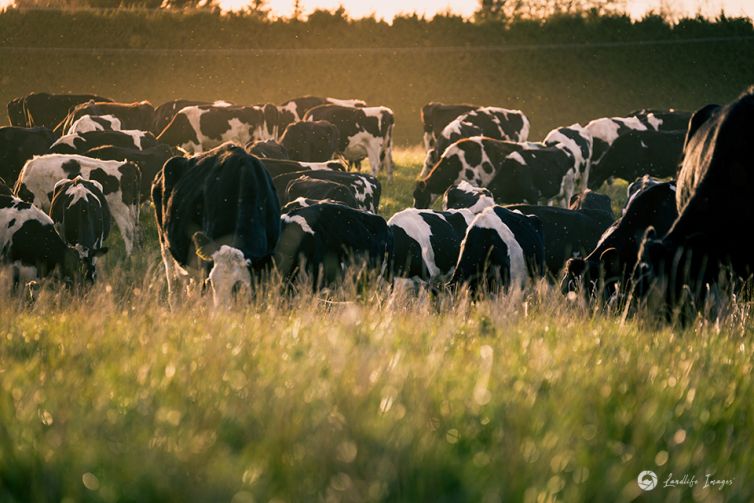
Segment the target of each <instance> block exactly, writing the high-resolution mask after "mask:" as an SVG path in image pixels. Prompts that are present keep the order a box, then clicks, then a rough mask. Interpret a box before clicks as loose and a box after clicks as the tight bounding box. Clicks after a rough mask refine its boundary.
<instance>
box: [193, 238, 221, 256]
mask: <svg viewBox="0 0 754 503" xmlns="http://www.w3.org/2000/svg"><path fill="white" fill-rule="evenodd" d="M192 239H193V240H194V247H195V248H196V256H197V257H199V258H200V259H202V260H203V261H205V262H212V254H214V253H215V252H216V251H217V248H218V246H217V244H216V243H215V242H214V241H212V240H211V239H210V238H209V236H207V235H206V234H205V233H203V232H202V231H197V232H195V233H194V235H193V236H192Z"/></svg>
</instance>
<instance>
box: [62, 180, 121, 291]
mask: <svg viewBox="0 0 754 503" xmlns="http://www.w3.org/2000/svg"><path fill="white" fill-rule="evenodd" d="M50 218H52V221H53V222H54V223H55V230H56V231H58V234H60V236H61V237H62V238H63V240H64V241H65V242H66V243H67V244H68V246H70V247H72V248H73V249H75V250H76V251H77V252H78V254H79V257H80V258H81V260H82V262H83V263H84V264H85V265H86V279H87V280H89V281H94V280H95V279H96V262H97V258H98V257H100V256H102V255H104V254H105V253H107V247H106V246H105V240H106V239H107V236H108V235H109V234H110V209H109V207H108V205H107V200H106V199H105V195H104V194H103V193H102V185H100V184H99V182H97V181H95V180H85V179H83V178H81V177H80V176H77V177H76V178H74V179H73V180H68V179H66V180H61V181H59V182H58V183H57V184H55V188H54V190H53V194H52V203H51V204H50Z"/></svg>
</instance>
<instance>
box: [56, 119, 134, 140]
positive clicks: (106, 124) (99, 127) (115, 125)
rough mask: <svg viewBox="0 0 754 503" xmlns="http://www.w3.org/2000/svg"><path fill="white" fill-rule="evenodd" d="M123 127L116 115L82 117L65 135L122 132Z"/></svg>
mask: <svg viewBox="0 0 754 503" xmlns="http://www.w3.org/2000/svg"><path fill="white" fill-rule="evenodd" d="M121 129H123V125H122V124H121V123H120V119H118V118H117V117H116V116H114V115H82V116H81V117H79V118H78V119H76V121H75V122H74V123H73V124H71V127H69V128H68V129H67V130H66V131H65V132H64V134H66V135H69V134H76V133H88V132H90V131H120V130H121Z"/></svg>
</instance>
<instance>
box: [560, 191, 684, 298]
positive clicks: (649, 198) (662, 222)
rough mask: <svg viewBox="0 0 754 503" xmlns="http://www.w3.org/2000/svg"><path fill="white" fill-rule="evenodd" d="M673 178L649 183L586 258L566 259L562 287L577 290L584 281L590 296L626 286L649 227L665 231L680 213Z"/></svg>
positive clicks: (663, 232) (567, 290)
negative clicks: (668, 180) (652, 184)
mask: <svg viewBox="0 0 754 503" xmlns="http://www.w3.org/2000/svg"><path fill="white" fill-rule="evenodd" d="M675 196H676V188H675V184H674V183H672V182H664V183H660V184H656V185H654V186H651V187H648V188H646V189H645V190H643V191H641V192H639V193H637V194H636V196H635V197H633V198H632V199H631V200H630V201H629V203H628V205H627V206H626V209H625V211H624V213H623V216H622V217H621V218H619V219H618V220H617V221H616V222H614V223H613V224H612V225H611V226H610V227H609V228H608V229H607V230H606V231H605V233H604V234H603V235H602V237H601V238H600V240H599V242H598V243H597V244H596V246H595V247H594V249H593V250H592V251H591V252H590V253H589V254H588V255H586V257H585V258H583V259H581V258H574V259H571V260H569V261H568V262H567V263H566V268H565V274H564V276H563V281H562V283H561V287H562V290H563V292H564V293H565V292H569V291H575V290H577V289H578V288H579V287H580V286H581V285H582V284H583V285H584V288H585V293H586V294H587V295H588V296H593V295H596V294H597V293H598V292H602V294H603V295H604V296H605V297H606V298H610V297H611V296H612V295H614V294H615V293H616V292H618V291H621V290H623V289H624V288H625V287H626V286H627V284H628V279H629V276H630V274H631V271H633V269H634V266H635V265H636V259H637V256H638V254H639V246H640V245H641V241H642V239H643V237H644V234H645V233H646V231H647V229H649V228H650V227H651V228H653V229H655V231H656V232H657V233H658V234H659V235H661V236H662V235H664V234H665V233H666V232H667V231H668V229H670V226H671V225H672V224H673V222H674V221H675V219H676V217H677V216H678V211H677V210H676V207H675Z"/></svg>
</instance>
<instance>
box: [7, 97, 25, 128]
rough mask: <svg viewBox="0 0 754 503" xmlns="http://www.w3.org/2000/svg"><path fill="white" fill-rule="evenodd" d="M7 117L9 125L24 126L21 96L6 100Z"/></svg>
mask: <svg viewBox="0 0 754 503" xmlns="http://www.w3.org/2000/svg"><path fill="white" fill-rule="evenodd" d="M8 119H9V120H10V125H11V126H15V127H26V114H25V112H24V101H23V98H13V99H12V100H10V101H9V102H8Z"/></svg>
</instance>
